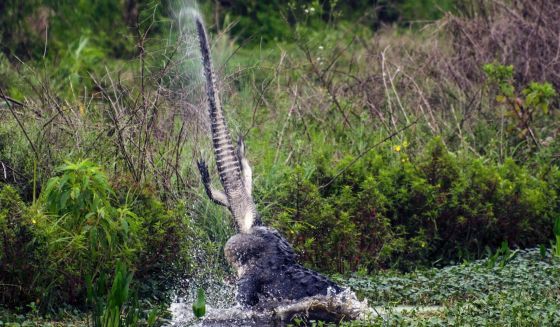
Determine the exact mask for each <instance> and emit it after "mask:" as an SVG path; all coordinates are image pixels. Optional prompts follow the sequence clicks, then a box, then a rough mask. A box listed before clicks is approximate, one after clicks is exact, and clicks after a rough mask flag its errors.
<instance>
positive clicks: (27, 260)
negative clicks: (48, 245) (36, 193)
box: [0, 185, 46, 306]
mask: <svg viewBox="0 0 560 327" xmlns="http://www.w3.org/2000/svg"><path fill="white" fill-rule="evenodd" d="M36 223H37V221H36V220H35V218H33V217H32V215H30V214H29V209H28V208H27V207H26V206H25V204H24V203H23V202H22V201H21V199H20V197H19V195H18V193H17V192H16V191H15V189H14V188H13V187H11V186H9V185H4V186H2V188H1V189H0V303H2V304H5V305H8V306H13V305H16V304H21V303H25V304H28V303H30V302H35V301H36V300H37V299H38V298H40V297H41V295H42V294H41V293H42V291H44V288H43V287H44V286H45V285H41V282H44V279H43V277H42V276H41V269H42V267H43V266H44V265H45V263H46V260H45V252H46V249H45V240H44V238H43V237H42V236H41V234H40V233H38V232H37V227H36Z"/></svg>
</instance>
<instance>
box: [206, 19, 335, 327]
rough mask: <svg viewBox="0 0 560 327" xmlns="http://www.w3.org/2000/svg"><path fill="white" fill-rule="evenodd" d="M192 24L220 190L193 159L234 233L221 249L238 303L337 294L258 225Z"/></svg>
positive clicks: (247, 174)
mask: <svg viewBox="0 0 560 327" xmlns="http://www.w3.org/2000/svg"><path fill="white" fill-rule="evenodd" d="M195 23H196V27H197V33H198V39H199V42H200V51H201V54H202V65H203V72H204V77H205V82H206V93H207V101H208V107H209V114H210V129H211V136H212V143H213V149H214V156H215V160H216V167H217V171H218V174H219V177H220V182H221V185H222V187H223V191H220V190H217V189H215V188H214V187H213V186H212V185H211V179H210V174H209V172H208V167H207V165H206V163H205V162H204V161H203V160H199V161H198V163H197V164H198V169H199V171H200V175H201V179H202V184H203V185H204V189H205V191H206V194H207V195H208V197H209V198H210V199H211V200H212V201H213V202H215V203H216V204H219V205H221V206H225V207H227V208H228V209H229V211H230V212H231V215H232V216H233V219H234V222H235V226H236V230H237V232H238V233H237V234H236V235H234V236H232V237H231V238H230V239H229V240H228V241H227V243H226V245H225V248H224V253H225V256H226V259H227V261H228V263H229V264H230V265H231V266H232V267H233V268H234V269H235V270H236V271H237V276H238V279H237V286H238V291H237V296H236V299H237V301H238V303H239V304H241V305H242V306H245V307H249V308H271V307H273V306H276V305H280V303H286V302H290V301H292V303H293V301H298V300H302V299H306V298H313V297H316V296H327V295H329V294H332V295H335V294H339V293H341V292H342V288H341V287H340V286H338V285H337V284H336V283H334V282H333V281H331V280H330V279H328V278H326V277H324V276H323V275H321V274H319V273H317V272H315V271H312V270H310V269H307V268H305V267H303V266H301V265H300V264H298V263H297V256H296V254H295V252H294V250H293V248H292V246H291V245H290V244H289V243H288V241H287V240H286V239H285V238H284V237H283V236H282V235H281V234H280V233H279V232H278V231H277V230H275V229H273V228H271V227H268V226H264V225H263V222H262V220H261V219H260V216H259V214H258V212H257V209H256V205H255V202H254V200H253V197H252V170H251V167H250V165H249V161H248V160H247V158H246V155H245V145H244V142H243V139H242V138H239V140H238V142H237V147H236V148H234V145H233V142H232V138H231V136H230V132H229V130H228V128H227V123H226V120H225V117H224V113H223V110H222V107H221V103H220V100H219V94H218V90H217V87H216V80H215V75H214V72H213V69H212V61H211V55H210V49H209V44H208V38H207V34H206V30H205V28H204V24H203V22H202V20H201V18H200V17H199V16H198V17H196V18H195ZM317 316H318V317H320V318H322V319H327V320H328V319H329V317H331V318H332V317H335V316H336V319H339V317H340V315H329V314H326V315H324V314H323V313H318V314H317Z"/></svg>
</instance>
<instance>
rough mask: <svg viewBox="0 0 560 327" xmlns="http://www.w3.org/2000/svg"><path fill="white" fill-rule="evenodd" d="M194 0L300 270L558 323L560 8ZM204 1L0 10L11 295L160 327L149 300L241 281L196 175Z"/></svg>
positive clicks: (202, 146) (258, 182)
mask: <svg viewBox="0 0 560 327" xmlns="http://www.w3.org/2000/svg"><path fill="white" fill-rule="evenodd" d="M189 3H190V2H189ZM199 5H200V8H199V9H200V10H201V11H202V14H203V15H204V16H205V18H206V23H207V25H208V26H209V27H210V28H209V29H210V31H211V34H212V36H213V37H212V52H213V57H214V60H215V68H216V70H217V74H218V77H221V78H220V79H219V81H218V85H219V87H220V95H221V97H222V100H223V103H224V108H225V112H226V116H227V118H228V123H229V126H230V128H231V130H232V134H233V136H236V135H243V136H244V137H245V140H246V143H247V150H248V155H249V161H250V162H251V164H252V167H253V171H254V184H255V185H254V197H255V200H256V202H257V206H258V208H259V211H260V213H261V214H262V218H263V220H264V221H265V222H266V223H267V224H270V225H272V226H274V227H276V228H278V229H279V230H281V231H282V232H283V233H284V234H285V235H286V236H287V238H288V239H289V240H290V241H291V242H292V243H293V244H294V246H295V248H296V250H297V252H298V254H299V255H300V258H301V261H302V263H303V264H305V265H307V266H310V267H313V268H315V269H318V270H321V271H324V272H328V273H342V274H345V276H347V275H348V274H352V273H357V274H359V275H360V276H361V277H360V278H350V279H348V280H347V281H348V284H349V285H350V286H352V287H354V288H356V289H358V290H359V291H360V292H361V293H362V294H363V295H365V296H367V297H368V298H369V299H370V300H372V301H374V302H375V303H379V304H382V303H387V302H391V303H395V304H410V305H432V304H435V305H444V306H445V308H444V311H443V313H440V314H436V315H433V316H429V321H428V322H425V321H423V320H419V322H418V324H419V325H430V324H431V325H447V324H471V325H479V324H486V323H488V324H498V325H501V324H506V325H507V324H511V325H531V324H532V323H533V322H536V321H546V322H550V323H551V324H556V323H557V319H558V312H559V311H558V310H559V308H558V306H557V304H556V303H557V300H558V294H557V292H555V291H554V289H555V288H557V286H558V285H557V282H555V279H556V280H557V279H558V271H559V268H558V263H557V259H555V258H553V257H552V256H551V254H550V253H552V254H554V255H556V256H558V255H560V168H559V163H560V155H559V153H560V137H559V136H560V119H559V118H560V111H559V103H560V99H559V95H558V88H559V87H560V77H559V75H558V71H559V70H558V69H557V68H558V67H560V66H559V65H560V59H559V58H558V56H557V54H558V53H559V52H560V44H558V42H557V35H558V33H559V30H558V28H559V26H560V25H559V24H557V22H556V21H557V17H558V15H560V4H557V3H556V2H552V1H550V2H549V1H543V2H540V3H538V4H537V3H533V2H526V1H521V0H513V1H508V2H506V3H502V2H495V1H487V0H469V1H454V0H446V1H434V0H422V1H415V0H399V1H384V0H356V1H314V0H313V1H312V0H298V1H288V2H287V3H286V2H282V1H252V0H243V1H212V2H210V1H202V2H201V3H200V4H199ZM182 6H186V7H188V8H186V10H184V11H182V10H180V9H181V7H182ZM191 9H192V8H190V7H189V6H188V5H184V3H183V2H181V1H179V2H174V1H155V0H121V1H109V0H103V1H88V0H80V1H54V0H31V1H23V2H22V1H15V0H8V1H0V50H1V51H0V122H1V124H0V305H1V306H5V307H9V308H10V309H11V310H15V312H18V313H19V312H25V311H27V312H30V313H31V314H33V315H36V314H38V313H39V312H42V313H44V312H50V313H57V312H58V313H60V311H64V309H61V308H66V307H65V305H67V304H70V305H73V307H74V308H79V309H86V310H89V312H90V314H91V315H90V316H91V318H92V319H91V322H90V323H92V324H94V325H104V324H108V321H112V323H113V324H114V325H126V324H127V323H132V322H138V321H142V322H143V323H145V322H148V321H149V322H151V323H153V322H154V319H155V315H157V314H158V313H157V312H156V311H149V310H147V311H146V310H144V309H146V307H150V306H151V305H149V304H146V303H148V302H149V301H148V300H146V299H151V301H154V299H155V302H158V303H164V302H165V300H164V299H163V298H165V299H166V300H168V299H169V298H168V297H166V296H167V295H168V294H167V293H166V291H167V290H168V289H169V287H170V286H174V285H179V286H174V288H175V290H176V291H177V292H179V293H181V292H185V293H189V292H191V293H194V291H193V290H195V289H196V288H199V287H200V289H201V290H202V289H204V288H205V287H206V286H208V285H214V286H215V284H216V283H217V282H216V280H218V281H220V282H221V281H222V280H224V279H225V280H230V279H232V276H231V274H230V273H231V271H230V270H229V268H228V267H227V264H226V263H225V260H224V258H223V254H222V248H223V245H224V243H225V242H226V240H227V239H228V238H229V237H230V236H231V235H232V234H233V233H234V229H233V227H232V222H231V219H230V218H229V215H228V213H227V211H226V210H224V209H223V208H219V207H217V206H214V205H213V204H212V203H210V202H209V201H208V200H205V195H204V191H203V189H202V188H201V187H200V182H199V177H198V174H197V172H196V168H195V167H196V165H195V164H194V163H195V162H196V160H197V159H200V158H204V159H207V161H209V162H213V161H212V160H208V159H209V158H210V157H211V151H210V143H209V141H208V131H207V117H206V111H205V110H203V108H204V107H205V103H204V90H202V85H201V83H200V80H199V76H198V75H199V68H200V67H199V58H198V57H197V55H196V53H197V52H196V51H193V49H195V48H196V44H197V43H196V40H195V39H194V36H193V35H192V33H191V30H190V27H189V26H190V25H189V24H190V23H192V22H190V21H189V20H188V18H187V17H188V13H189V12H190V10H191ZM185 12H186V13H187V14H185ZM429 22H433V24H429ZM418 27H422V28H418ZM488 31H493V32H492V33H488ZM211 168H213V167H211ZM214 180H215V181H217V178H215V179H214ZM534 247H540V249H541V250H540V251H541V254H539V255H540V256H541V257H539V255H537V252H536V250H531V251H528V252H525V251H524V250H521V249H524V248H534ZM549 248H552V251H550V250H547V249H549ZM518 250H519V251H518ZM547 251H549V252H547ZM483 257H488V259H487V260H485V261H474V260H477V259H480V258H483ZM473 261H474V262H473ZM459 262H466V263H465V264H464V265H460V266H452V267H446V266H447V265H450V264H457V263H459ZM429 267H437V268H438V270H436V269H430V270H427V271H426V269H428V268H429ZM442 267H443V268H442ZM440 268H441V269H440ZM392 269H397V270H398V271H400V272H399V273H387V272H386V271H387V270H391V271H392ZM413 271H415V273H412V272H413ZM406 272H411V273H410V274H406ZM403 273H405V275H402V274H403ZM376 274H380V275H376ZM387 274H389V275H387ZM395 274H396V275H395ZM523 275H527V276H528V278H527V279H526V280H525V281H522V280H520V279H521V277H520V276H523ZM208 276H214V277H215V278H214V279H212V278H208ZM397 276H401V277H397ZM511 276H513V277H511ZM181 277H185V278H181ZM510 277H511V278H510ZM341 280H342V281H343V280H345V279H341ZM528 281H539V283H533V284H538V285H536V286H535V287H534V289H530V285H529V284H528ZM463 282H464V284H465V286H460V285H459V284H462V283H463ZM541 282H542V283H541ZM176 283H178V284H176ZM485 292H486V293H485ZM208 298H210V296H209V297H208ZM518 299H519V300H518ZM144 300H146V301H144ZM152 304H153V303H152ZM506 308H507V309H506ZM509 309H512V310H509ZM141 311H142V313H141ZM1 315H3V312H0V316H1ZM422 315H423V313H420V312H417V313H415V312H412V313H406V312H404V313H401V312H392V313H391V314H390V317H391V319H393V320H392V321H394V323H395V324H397V325H398V324H402V325H407V324H413V323H415V321H416V320H417V319H420V318H422V317H423V316H422ZM6 316H8V317H11V314H6ZM0 320H2V319H0ZM15 320H18V321H19V320H21V319H19V318H17V319H12V318H9V321H15ZM82 323H83V321H82ZM382 323H384V322H382V321H380V320H376V321H373V322H372V324H382Z"/></svg>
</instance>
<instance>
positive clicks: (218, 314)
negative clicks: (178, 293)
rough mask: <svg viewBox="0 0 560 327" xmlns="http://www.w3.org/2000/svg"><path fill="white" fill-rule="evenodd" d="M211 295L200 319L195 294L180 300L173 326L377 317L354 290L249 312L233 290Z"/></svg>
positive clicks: (217, 326)
mask: <svg viewBox="0 0 560 327" xmlns="http://www.w3.org/2000/svg"><path fill="white" fill-rule="evenodd" d="M214 291H215V293H214V292H211V293H209V297H208V299H207V306H206V316H205V317H203V318H202V319H197V318H196V317H195V316H194V315H193V313H192V303H193V301H194V294H189V295H188V296H187V297H185V298H177V299H176V301H175V302H174V303H172V304H171V307H170V311H171V313H172V315H173V318H172V322H171V324H170V326H173V327H182V326H211V327H222V326H223V327H225V326H285V325H286V324H288V323H289V322H290V321H291V320H292V319H293V318H294V317H296V316H298V317H310V319H313V320H314V319H323V318H325V319H333V320H340V319H351V320H354V319H367V318H368V317H372V316H376V315H377V313H376V311H375V310H374V309H371V308H369V306H368V305H367V301H359V300H358V299H357V298H356V295H355V294H354V292H352V291H351V290H345V291H343V292H342V293H340V294H336V295H328V296H314V297H309V298H306V299H304V300H301V301H293V302H282V303H277V304H276V305H274V306H271V307H270V309H259V310H249V309H245V308H242V307H240V306H239V305H237V304H236V303H235V301H234V300H233V294H234V293H235V290H234V288H233V287H231V286H227V285H224V287H222V288H214Z"/></svg>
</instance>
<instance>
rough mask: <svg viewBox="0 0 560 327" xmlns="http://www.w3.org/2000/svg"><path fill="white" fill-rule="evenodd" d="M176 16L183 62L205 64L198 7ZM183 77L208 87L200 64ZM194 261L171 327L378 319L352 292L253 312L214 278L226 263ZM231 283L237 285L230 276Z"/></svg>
mask: <svg viewBox="0 0 560 327" xmlns="http://www.w3.org/2000/svg"><path fill="white" fill-rule="evenodd" d="M175 17H176V22H177V27H178V31H179V33H178V34H179V42H180V44H181V51H182V52H183V55H184V57H185V58H198V60H192V61H191V62H193V63H194V62H196V61H198V63H200V60H199V58H200V55H199V49H198V39H197V33H196V28H195V26H196V25H195V20H196V19H201V18H200V17H201V16H200V12H199V11H198V9H197V6H196V3H195V2H193V1H185V2H182V4H181V5H180V6H176V10H175ZM183 73H184V74H185V75H186V76H189V78H193V79H195V80H197V82H196V83H194V84H193V83H192V82H191V85H195V86H196V87H197V88H199V89H203V86H202V85H203V83H201V82H200V81H201V80H203V76H202V67H201V66H200V64H195V65H186V66H185V70H184V72H183ZM200 103H202V101H201V102H200ZM195 107H198V108H197V109H198V110H197V111H196V112H195V113H193V115H196V116H198V119H196V121H198V122H199V123H200V122H205V125H206V124H207V121H208V119H207V118H206V117H205V116H206V113H207V110H205V109H204V108H205V106H204V105H200V106H195ZM206 126H207V125H206ZM205 130H207V128H205ZM192 241H195V240H192ZM194 243H196V242H194ZM194 257H195V259H196V261H198V262H199V263H200V267H199V269H197V272H195V275H194V276H192V277H190V278H189V280H185V281H184V282H183V283H182V285H184V286H183V287H180V288H178V289H177V292H176V295H175V297H174V300H173V303H172V304H171V306H170V308H169V309H170V311H171V313H172V316H173V318H172V321H171V323H170V325H171V326H197V325H200V326H267V325H285V324H286V323H289V321H290V320H291V319H292V318H293V317H294V316H297V315H302V314H303V315H305V314H310V313H311V314H313V313H315V314H316V315H318V316H320V315H326V316H328V317H337V318H339V319H342V318H345V319H359V318H364V317H366V316H371V315H375V312H374V311H372V310H370V309H369V307H368V305H367V301H363V302H361V301H358V299H357V298H356V295H355V294H354V293H353V292H352V291H350V290H345V291H343V292H341V293H338V294H329V295H327V296H323V295H321V296H314V297H309V298H305V299H303V300H301V301H278V302H276V303H275V304H274V305H272V306H268V307H267V308H266V309H265V308H260V309H258V310H248V309H246V308H242V307H241V306H239V305H237V304H236V302H235V300H234V294H235V287H234V286H233V284H234V283H233V282H230V283H228V282H225V281H224V277H225V278H227V277H228V276H227V274H226V275H224V274H221V275H219V274H213V272H215V271H216V268H217V267H215V266H212V265H223V263H219V262H216V261H215V260H212V258H209V257H208V255H207V253H206V252H205V251H204V250H203V249H195V253H194ZM218 268H219V267H218ZM222 268H223V267H222ZM218 276H220V277H218ZM230 279H231V280H233V278H231V277H230ZM198 287H203V288H204V289H205V290H206V303H207V306H206V313H207V314H206V317H205V318H203V319H202V320H201V319H197V318H196V317H195V316H194V314H193V312H192V309H191V307H192V303H193V302H194V301H195V299H196V290H197V288H198ZM185 288H186V289H185ZM337 320H338V319H337Z"/></svg>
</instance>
